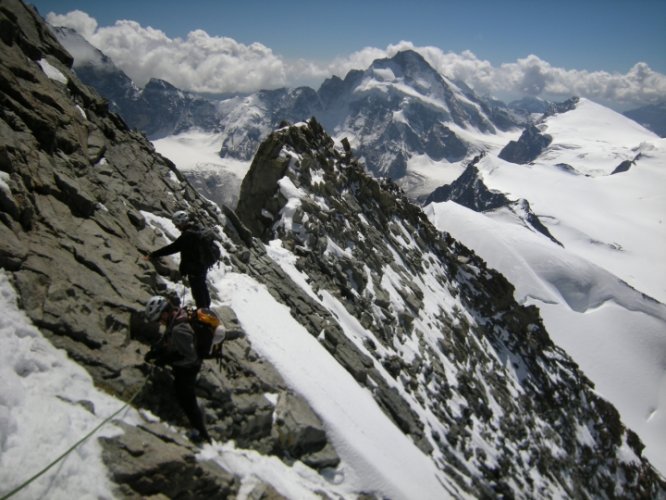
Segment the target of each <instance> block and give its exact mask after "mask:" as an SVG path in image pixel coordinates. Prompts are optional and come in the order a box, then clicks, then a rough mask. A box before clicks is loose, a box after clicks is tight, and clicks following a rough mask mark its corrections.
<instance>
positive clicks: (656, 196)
mask: <svg viewBox="0 0 666 500" xmlns="http://www.w3.org/2000/svg"><path fill="white" fill-rule="evenodd" d="M541 128H542V129H543V131H544V132H545V133H548V134H551V135H552V136H553V138H554V140H553V142H552V144H551V145H550V146H549V148H548V149H547V150H546V151H545V152H544V153H543V154H542V155H541V156H540V157H539V158H538V159H537V160H536V161H535V162H533V164H530V165H515V164H511V163H507V162H504V161H502V160H500V159H499V158H497V157H496V153H497V151H495V150H491V151H489V154H487V155H486V157H485V158H484V159H483V160H482V161H481V162H479V164H478V165H477V167H478V168H479V171H480V172H481V174H482V176H483V180H484V182H485V183H486V185H488V186H489V187H490V188H491V189H496V190H499V191H502V192H504V193H506V194H507V195H508V196H509V197H510V198H511V199H519V198H524V199H527V200H528V201H529V203H530V205H531V206H532V209H533V210H534V212H535V213H536V214H537V215H538V216H539V217H540V219H541V221H542V222H543V223H544V224H545V225H546V226H547V227H548V229H549V231H550V232H551V234H552V235H553V236H554V237H555V238H556V239H557V240H558V241H560V242H561V243H562V244H563V247H560V246H558V245H556V244H555V243H554V242H552V241H550V240H549V239H548V238H546V237H545V236H543V235H541V234H539V233H535V232H534V231H533V230H531V229H530V228H527V227H526V226H525V225H524V224H522V223H521V222H520V220H519V219H518V217H516V216H515V214H513V213H512V212H511V211H509V210H507V209H501V210H497V211H494V212H487V213H483V214H482V213H476V212H473V211H471V210H468V209H466V208H464V207H461V206H459V205H457V204H455V203H452V202H446V203H440V204H432V205H430V206H428V207H427V208H426V212H427V214H428V215H429V217H430V219H431V220H432V221H433V223H435V225H436V226H437V227H438V228H439V229H441V230H443V231H447V232H449V233H451V235H452V236H453V237H455V238H456V239H459V240H460V241H461V242H462V243H464V244H465V245H467V246H469V247H470V248H472V249H474V250H475V251H476V253H478V254H479V255H480V256H481V257H482V258H484V259H485V260H486V261H487V262H488V264H489V265H490V266H491V267H494V268H495V269H497V270H499V271H500V272H502V273H503V274H504V275H505V276H506V277H507V278H508V279H509V281H511V282H512V283H513V284H514V285H515V287H516V298H517V299H518V300H519V301H521V302H525V303H530V304H535V305H537V306H538V307H539V309H540V310H541V314H542V317H543V319H544V323H545V325H546V328H547V330H548V332H549V333H550V335H551V336H552V338H553V340H554V341H555V342H556V343H557V344H558V345H560V346H561V347H563V348H564V349H565V350H566V351H567V352H568V353H569V354H570V355H571V356H572V357H573V358H574V360H576V362H577V363H578V364H579V365H580V366H581V368H582V369H583V371H584V372H585V373H586V375H587V376H588V377H590V379H591V380H592V381H593V382H594V383H595V385H596V387H597V390H598V391H599V393H600V394H601V395H602V396H603V397H605V398H606V399H608V400H609V401H610V402H611V403H613V404H614V405H615V406H616V407H617V408H618V410H619V411H620V413H621V415H622V418H623V420H624V421H625V423H626V424H627V425H629V427H631V428H632V429H633V430H634V431H636V432H637V434H638V435H639V436H640V437H641V439H642V440H643V442H644V443H645V445H646V449H645V454H646V456H647V457H648V459H650V460H651V462H652V463H653V465H655V466H656V467H657V468H658V469H659V470H660V471H661V472H662V474H666V306H665V305H664V302H666V261H665V259H664V258H663V253H664V249H665V248H666V227H665V226H664V224H663V217H664V215H665V214H666V192H664V189H663V187H664V186H666V141H664V140H663V139H659V138H657V137H656V136H655V135H654V134H652V133H651V132H649V131H647V130H645V129H643V128H642V127H640V126H639V125H637V124H635V123H634V122H631V121H630V120H627V119H626V118H625V117H623V116H621V115H618V114H617V113H614V112H612V111H610V110H608V109H606V108H603V107H602V106H599V105H597V104H595V103H592V102H590V101H587V100H584V99H582V100H581V102H580V103H579V105H578V107H577V109H575V110H573V111H570V112H567V113H564V114H561V115H555V116H552V117H549V118H548V119H547V120H546V121H545V123H544V124H542V126H541ZM639 155H640V156H639ZM634 159H635V163H634V165H633V166H632V167H631V168H630V169H629V171H627V172H623V173H619V174H615V175H609V174H610V173H611V172H612V171H613V170H614V169H615V167H616V166H617V165H618V164H619V163H621V162H622V161H624V160H630V161H633V160H634ZM562 164H566V165H568V167H565V166H564V165H562Z"/></svg>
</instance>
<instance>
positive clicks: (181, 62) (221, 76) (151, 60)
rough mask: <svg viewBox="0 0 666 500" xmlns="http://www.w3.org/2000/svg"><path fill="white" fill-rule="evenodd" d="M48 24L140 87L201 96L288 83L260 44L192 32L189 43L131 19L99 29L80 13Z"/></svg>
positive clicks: (278, 62) (54, 17)
mask: <svg viewBox="0 0 666 500" xmlns="http://www.w3.org/2000/svg"><path fill="white" fill-rule="evenodd" d="M47 21H48V22H49V23H50V24H52V25H57V26H67V27H69V28H73V29H76V30H77V31H79V33H80V34H81V35H83V36H84V37H85V38H86V39H87V40H88V41H89V42H90V43H91V44H92V45H94V46H95V47H97V48H98V49H99V50H101V51H102V52H104V53H105V54H106V55H107V56H109V57H110V58H111V59H112V60H113V62H114V63H115V64H116V66H118V67H119V68H121V69H122V70H123V71H124V72H125V73H127V75H128V76H129V77H130V78H131V79H132V80H134V82H135V83H136V84H137V85H138V86H140V87H141V86H143V85H145V84H146V83H147V82H148V80H150V79H151V78H160V79H162V80H166V81H168V82H170V83H171V84H173V85H175V86H176V87H179V88H181V89H184V90H192V91H197V92H232V91H241V92H246V91H254V90H257V89H261V88H276V87H279V86H284V85H285V84H286V76H285V75H286V70H285V63H284V61H283V60H281V59H280V58H279V57H277V56H275V55H274V54H273V52H272V51H271V49H269V48H268V47H265V46H264V45H261V44H259V43H253V44H251V45H244V44H241V43H238V42H236V41H235V40H233V39H231V38H226V37H214V36H210V35H208V34H207V33H206V32H204V31H202V30H195V31H192V32H191V33H189V34H188V35H187V38H185V39H182V38H169V37H168V36H167V35H166V34H165V33H164V32H162V31H160V30H157V29H154V28H151V27H147V28H146V27H143V26H141V25H140V24H138V23H136V22H134V21H128V20H121V21H117V22H116V23H115V24H114V25H113V26H109V27H101V28H98V27H97V22H96V21H95V20H94V19H92V18H91V17H90V16H88V15H87V14H85V13H83V12H81V11H74V12H70V13H69V14H67V15H63V16H57V15H53V14H49V15H48V16H47Z"/></svg>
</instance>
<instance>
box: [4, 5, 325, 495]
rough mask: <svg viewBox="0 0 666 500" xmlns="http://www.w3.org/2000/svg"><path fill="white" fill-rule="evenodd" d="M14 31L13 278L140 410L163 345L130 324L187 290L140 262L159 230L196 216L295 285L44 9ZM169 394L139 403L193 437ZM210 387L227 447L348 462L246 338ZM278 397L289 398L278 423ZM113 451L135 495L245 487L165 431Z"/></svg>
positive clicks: (28, 305)
mask: <svg viewBox="0 0 666 500" xmlns="http://www.w3.org/2000/svg"><path fill="white" fill-rule="evenodd" d="M0 27H1V29H0V103H1V105H0V175H1V177H0V179H1V181H2V182H0V187H1V189H0V234H1V235H2V237H1V238H0V265H1V266H2V267H3V268H4V269H5V270H6V271H9V272H10V273H11V276H12V279H13V284H14V286H15V288H16V289H17V292H18V295H19V297H20V301H21V306H22V308H23V309H24V310H25V312H26V313H27V314H28V316H29V317H30V319H31V320H32V321H33V322H34V324H35V325H37V326H38V327H39V328H40V330H41V331H42V332H43V334H44V335H45V336H46V337H47V338H49V339H50V341H51V342H52V343H53V344H54V345H56V346H57V347H60V348H63V349H65V350H66V351H67V352H68V354H69V356H70V357H71V358H72V359H74V360H76V361H77V362H78V363H80V364H81V365H82V366H83V367H85V368H86V369H87V370H88V371H89V372H90V374H91V375H92V376H93V378H94V380H95V381H96V384H97V385H98V386H99V387H100V388H102V389H104V390H106V391H108V392H110V393H112V394H114V395H115V396H117V397H119V398H121V399H127V398H129V397H130V395H131V394H133V393H134V392H136V390H137V389H138V388H140V387H141V386H142V384H143V383H144V381H145V380H146V376H147V371H146V366H145V365H144V363H143V355H144V354H145V352H146V351H147V349H148V343H149V333H150V332H149V331H148V330H139V331H141V332H142V333H143V334H142V335H138V336H136V337H134V338H131V337H130V323H131V318H134V319H135V320H136V318H137V317H138V314H137V313H138V312H140V311H142V310H143V305H144V304H145V302H146V300H147V299H148V298H149V297H150V296H151V295H153V294H155V293H159V292H161V291H164V290H165V289H166V284H165V283H166V282H165V281H164V278H167V279H174V278H177V271H176V269H174V268H173V267H170V266H165V265H163V266H158V268H157V269H154V268H153V266H152V265H150V264H149V263H148V262H146V261H145V260H144V259H143V258H142V255H143V254H145V253H146V252H148V251H151V250H153V249H155V248H157V247H158V246H161V245H163V244H164V242H165V240H164V236H165V235H164V233H163V232H161V231H160V230H159V229H158V228H157V227H156V226H154V225H153V224H152V223H151V222H150V219H149V217H154V216H164V217H170V214H171V213H173V212H174V211H175V210H178V209H185V210H188V211H190V212H191V213H193V214H195V216H196V217H197V218H198V219H199V220H200V221H201V222H203V223H205V224H207V225H210V226H213V227H217V228H218V230H219V231H220V233H221V234H222V235H223V239H224V246H225V252H226V253H227V255H228V259H229V265H231V266H232V267H233V266H234V262H241V260H242V261H244V264H243V267H244V269H253V266H259V267H260V268H261V272H262V273H264V275H265V276H267V277H268V278H270V277H271V276H273V277H274V278H273V279H274V280H275V281H276V282H277V281H279V280H283V276H282V274H281V273H280V270H279V269H278V268H277V266H275V265H274V264H272V262H270V260H268V261H266V260H265V259H264V261H262V262H261V263H259V260H260V259H263V258H264V252H262V249H261V248H260V247H256V248H255V247H253V246H252V241H251V240H250V239H247V237H246V236H247V232H246V231H247V230H244V229H243V228H242V227H240V226H236V227H234V225H233V223H232V221H237V219H236V218H235V216H234V214H233V212H231V211H228V210H227V214H228V217H225V215H224V214H223V213H222V212H221V211H220V209H219V207H217V206H214V205H212V204H210V203H209V202H207V201H206V200H205V199H203V198H202V197H200V196H199V194H198V193H197V192H196V191H195V190H194V189H193V188H192V186H191V185H190V184H189V183H188V182H187V181H186V180H185V179H184V177H183V176H182V175H181V174H180V173H179V172H178V171H177V170H176V169H175V168H174V166H173V165H172V164H171V163H170V162H169V161H168V160H166V159H164V158H162V157H161V156H159V155H157V154H156V153H155V151H154V149H153V147H152V145H151V144H150V143H149V142H148V141H147V140H146V138H145V137H144V136H143V135H140V134H138V133H136V132H133V131H130V130H129V129H128V128H127V126H126V125H125V123H124V122H123V121H122V120H121V119H120V118H119V117H118V116H117V115H115V114H114V113H112V112H110V111H109V109H108V105H107V101H105V100H104V99H102V98H101V97H100V96H99V95H97V94H95V93H94V92H93V91H92V90H91V89H90V88H89V87H87V86H85V85H83V84H82V83H81V82H80V81H79V80H78V78H77V77H76V76H75V75H74V73H73V72H72V70H71V64H72V58H71V56H70V55H69V54H68V53H67V52H66V51H65V50H64V49H63V48H62V47H61V46H60V45H59V43H58V42H57V41H56V39H55V38H53V36H52V34H51V32H50V31H49V30H48V29H47V27H46V26H45V25H44V24H42V21H41V19H40V18H39V17H38V16H37V15H36V14H35V13H34V12H33V11H32V10H31V9H30V8H28V7H26V6H25V5H23V4H22V3H20V2H19V1H17V0H8V1H3V2H2V4H0ZM227 221H230V222H228V223H227ZM238 231H241V232H240V233H239V232H238ZM243 231H245V232H243ZM248 244H249V245H250V246H249V247H248ZM268 278H267V279H268ZM285 286H288V285H285ZM221 313H222V314H223V317H224V318H225V323H226V324H227V327H231V328H235V329H238V328H240V326H239V325H238V324H237V322H235V316H234V314H233V311H231V310H226V311H221ZM134 322H135V323H136V321H134ZM134 326H136V325H134ZM169 385H170V374H169V373H168V371H167V370H157V371H156V372H155V374H154V375H153V378H152V379H151V380H150V381H149V382H148V386H147V387H146V389H145V390H143V391H142V392H141V393H140V395H139V396H138V397H137V399H136V400H135V401H136V405H137V406H138V407H140V408H146V409H149V410H150V411H152V412H153V413H154V414H156V415H158V416H159V417H160V418H161V419H162V420H163V421H165V422H171V423H174V424H182V423H184V419H183V416H182V412H181V411H180V409H179V408H177V407H176V406H175V402H174V401H173V398H172V396H171V394H170V393H169V392H168V391H165V390H164V387H168V386H169ZM199 386H200V387H199V388H200V393H199V397H200V400H201V402H202V405H203V407H204V409H205V413H206V416H207V419H208V421H209V428H210V431H211V434H212V435H213V437H214V438H215V439H219V440H228V439H234V440H235V441H236V442H237V443H238V445H239V446H244V447H247V448H252V449H256V450H258V451H260V452H262V453H267V454H274V455H276V456H278V457H287V456H288V457H289V459H290V460H293V459H294V458H300V459H302V461H303V462H305V463H307V464H309V465H311V466H312V467H314V468H315V469H317V468H323V467H329V466H331V465H334V464H336V463H337V462H338V458H337V456H336V454H335V451H334V450H333V449H332V447H331V446H330V444H329V443H328V440H327V437H326V433H325V431H324V430H323V428H322V424H321V421H320V420H319V419H318V417H317V416H316V415H315V414H314V413H313V412H312V410H310V409H309V407H308V405H307V403H305V401H303V400H302V399H301V398H300V397H299V396H297V395H295V394H293V393H292V392H291V391H290V389H289V388H288V387H287V386H286V385H285V383H284V381H283V380H282V378H281V376H280V375H279V374H278V373H277V372H276V371H275V370H274V369H273V368H272V367H271V366H269V365H267V364H266V362H264V361H262V360H260V359H259V357H258V356H257V355H256V354H255V353H254V352H253V350H252V347H251V346H250V344H249V343H248V341H247V340H246V339H244V338H240V339H238V340H234V341H231V342H229V343H228V347H226V348H225V355H224V363H223V366H222V367H221V368H220V369H217V368H216V367H215V366H214V365H210V366H209V365H208V364H207V365H206V366H205V368H204V370H203V371H202V376H201V381H200V384H199ZM268 392H270V393H274V394H277V395H278V399H277V401H278V402H277V405H278V406H279V407H280V414H282V415H284V418H282V419H281V420H280V421H279V423H278V422H277V421H274V420H273V415H274V413H275V412H276V411H277V410H276V407H275V405H274V404H273V403H271V401H269V400H268V399H266V397H265V394H266V393H268ZM301 425H303V428H301ZM285 436H286V437H285ZM105 449H106V452H105V460H106V462H107V464H108V466H109V469H110V474H111V477H112V478H113V479H114V481H115V482H116V483H117V484H118V488H119V489H118V491H119V495H121V496H127V497H137V496H144V495H157V494H160V493H161V494H162V495H165V496H168V497H174V496H178V497H190V498H194V497H199V498H200V497H202V496H203V497H210V498H221V497H228V496H234V495H235V493H236V492H237V491H238V488H239V482H238V480H237V479H236V478H234V477H233V475H231V474H230V473H228V472H226V471H223V470H221V469H220V468H219V467H217V466H214V465H213V464H212V463H211V464H206V463H202V462H198V461H197V460H195V458H194V453H195V450H193V449H192V448H191V447H190V446H188V445H186V444H185V443H184V442H183V440H182V439H177V438H175V437H174V436H173V433H172V432H170V431H169V430H168V429H167V428H166V427H165V426H163V425H161V424H149V423H146V424H145V425H141V426H138V427H136V428H131V429H130V428H128V429H126V433H125V434H124V435H123V436H122V437H120V438H118V439H112V440H107V441H106V443H105ZM195 478H196V481H194V479H195ZM195 483H196V485H195Z"/></svg>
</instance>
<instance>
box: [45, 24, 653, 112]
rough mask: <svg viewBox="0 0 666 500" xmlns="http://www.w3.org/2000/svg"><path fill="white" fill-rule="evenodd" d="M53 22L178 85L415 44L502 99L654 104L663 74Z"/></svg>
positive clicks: (267, 77)
mask: <svg viewBox="0 0 666 500" xmlns="http://www.w3.org/2000/svg"><path fill="white" fill-rule="evenodd" d="M47 20H48V21H49V22H50V23H51V24H54V25H61V26H68V27H71V28H74V29H76V30H77V31H78V32H79V33H80V34H82V35H83V36H84V37H85V38H86V39H87V40H88V41H89V42H90V43H92V44H93V45H94V46H96V47H97V48H98V49H100V50H101V51H102V52H104V53H105V54H106V55H108V56H109V57H111V59H112V60H113V61H114V63H115V64H116V65H117V66H118V67H120V68H121V69H123V70H124V71H125V72H126V73H127V74H128V75H129V77H130V78H132V80H134V81H135V83H136V84H137V85H139V86H143V85H145V83H147V82H148V80H149V79H150V78H160V79H163V80H167V81H168V82H170V83H172V84H173V85H175V86H176V87H179V88H182V89H184V90H192V91H199V92H235V91H238V92H251V91H256V90H259V89H273V88H278V87H283V86H287V87H296V86H299V85H309V86H312V87H315V88H316V87H317V86H318V85H319V84H321V82H322V81H323V80H324V79H325V78H328V77H329V76H331V75H338V76H340V77H341V78H344V76H345V75H346V74H347V72H348V71H350V70H351V69H365V68H367V67H368V66H369V65H370V63H371V62H372V61H373V60H375V59H377V58H382V57H391V56H393V55H395V54H396V53H397V52H399V51H401V50H406V49H413V50H416V51H418V52H420V53H421V54H422V55H423V56H424V57H425V58H426V59H427V60H428V62H429V63H430V64H431V65H432V66H433V67H435V68H436V69H437V70H438V71H440V72H441V73H442V74H444V75H446V76H447V77H448V78H451V79H454V80H461V81H464V82H465V83H466V84H467V85H469V86H470V87H472V88H473V89H474V90H475V91H476V92H477V93H479V94H481V95H492V96H496V97H499V98H502V99H508V98H517V97H520V96H523V95H526V94H527V95H539V96H542V97H545V98H551V99H552V98H567V97H570V96H572V95H578V96H582V97H588V98H590V99H592V100H596V101H598V102H602V103H605V104H608V105H611V104H614V105H615V107H621V106H625V107H626V106H628V105H639V104H644V103H648V102H656V101H658V100H663V99H664V98H665V97H666V75H663V74H661V73H658V72H656V71H653V70H652V69H651V68H650V67H649V66H648V65H647V64H645V63H643V62H638V63H637V64H636V65H635V66H634V67H633V68H632V69H631V70H629V71H628V72H627V73H626V74H620V73H608V72H605V71H585V70H571V69H564V68H556V67H553V66H552V65H550V64H549V63H548V62H546V61H544V60H542V59H540V58H539V57H538V56H536V55H530V56H528V57H526V58H523V59H518V60H517V61H515V62H510V63H504V64H501V65H500V66H493V65H492V64H491V63H490V62H489V61H486V60H483V59H479V58H478V57H477V56H476V55H475V54H474V53H472V52H471V51H463V52H462V53H453V52H444V51H443V50H441V49H439V48H437V47H416V46H414V44H412V43H411V42H407V41H401V42H399V43H397V44H394V45H389V46H388V47H386V48H385V49H379V48H375V47H366V48H364V49H362V50H359V51H357V52H354V53H352V54H350V55H349V56H346V57H344V58H337V59H335V60H333V61H332V62H330V63H328V64H321V63H316V62H313V61H307V60H303V59H299V60H296V61H288V60H285V59H283V58H281V57H279V56H277V55H275V54H274V53H273V52H272V51H271V49H270V48H268V47H266V46H264V45H262V44H259V43H253V44H251V45H244V44H242V43H239V42H237V41H235V40H233V39H232V38H227V37H217V36H211V35H209V34H207V33H206V32H205V31H202V30H196V31H192V32H191V33H189V34H188V35H187V37H186V38H185V39H182V38H169V37H168V36H167V35H166V34H165V33H164V32H162V31H160V30H157V29H154V28H150V27H147V28H146V27H143V26H141V25H139V24H138V23H136V22H134V21H126V20H125V21H117V22H116V24H115V25H113V26H109V27H101V28H100V27H98V24H97V21H95V19H93V18H91V17H90V16H89V15H87V14H86V13H84V12H81V11H73V12H70V13H69V14H66V15H54V14H52V13H51V14H49V15H48V16H47Z"/></svg>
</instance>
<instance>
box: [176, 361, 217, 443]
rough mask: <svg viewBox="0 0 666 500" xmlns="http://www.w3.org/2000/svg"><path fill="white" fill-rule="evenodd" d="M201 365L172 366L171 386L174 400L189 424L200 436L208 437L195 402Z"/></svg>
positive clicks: (201, 415) (197, 404)
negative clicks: (174, 394) (174, 396)
mask: <svg viewBox="0 0 666 500" xmlns="http://www.w3.org/2000/svg"><path fill="white" fill-rule="evenodd" d="M200 369H201V365H200V364H197V365H194V366H174V367H173V388H174V392H175V393H176V400H177V401H178V404H179V405H180V407H181V408H182V410H183V412H184V413H185V416H186V417H187V419H188V420H189V422H190V425H191V426H192V427H193V428H194V429H196V430H198V431H199V433H200V434H201V436H202V437H208V431H207V430H206V424H205V423H204V418H203V414H202V413H201V409H200V408H199V403H198V402H197V395H196V392H195V387H196V381H197V375H198V374H199V370H200Z"/></svg>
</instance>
